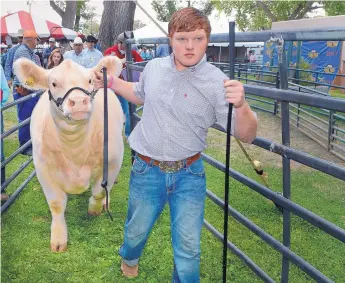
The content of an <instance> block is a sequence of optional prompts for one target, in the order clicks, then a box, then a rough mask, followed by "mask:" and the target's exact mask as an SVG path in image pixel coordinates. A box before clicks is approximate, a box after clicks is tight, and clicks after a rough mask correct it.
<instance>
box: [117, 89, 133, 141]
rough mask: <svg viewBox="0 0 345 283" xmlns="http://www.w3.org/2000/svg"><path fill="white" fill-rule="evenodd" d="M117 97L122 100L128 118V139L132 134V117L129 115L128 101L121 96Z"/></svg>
mask: <svg viewBox="0 0 345 283" xmlns="http://www.w3.org/2000/svg"><path fill="white" fill-rule="evenodd" d="M116 96H117V98H118V99H119V100H120V103H121V107H122V110H123V113H124V114H125V116H126V124H125V136H126V138H128V137H129V135H130V134H131V116H130V114H129V104H128V101H127V100H126V99H124V98H123V97H122V96H121V95H116Z"/></svg>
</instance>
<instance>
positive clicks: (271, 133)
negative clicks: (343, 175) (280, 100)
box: [208, 111, 345, 169]
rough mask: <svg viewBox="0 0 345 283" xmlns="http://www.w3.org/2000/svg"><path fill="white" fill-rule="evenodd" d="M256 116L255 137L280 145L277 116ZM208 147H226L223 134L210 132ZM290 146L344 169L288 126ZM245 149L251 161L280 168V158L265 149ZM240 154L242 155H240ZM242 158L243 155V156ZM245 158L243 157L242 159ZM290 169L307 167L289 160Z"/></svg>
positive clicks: (250, 146)
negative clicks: (256, 129)
mask: <svg viewBox="0 0 345 283" xmlns="http://www.w3.org/2000/svg"><path fill="white" fill-rule="evenodd" d="M257 115H258V134H257V136H259V137H263V138H266V139H268V140H271V141H274V142H276V143H280V144H281V143H282V134H281V119H280V118H279V117H277V116H273V115H272V114H269V113H263V112H261V111H257ZM208 137H209V138H208V145H209V147H217V148H224V150H225V145H226V138H225V134H221V135H220V132H219V131H217V130H213V129H212V130H211V131H210V132H209V136H208ZM290 141H291V142H290V144H291V145H290V146H291V147H292V148H294V149H298V150H301V151H304V152H306V153H308V154H310V155H312V156H315V157H318V158H321V159H324V160H327V161H330V162H332V163H336V164H337V165H339V166H343V167H345V162H344V161H342V160H341V159H339V158H338V157H336V156H335V155H333V154H332V153H330V152H328V151H327V150H326V149H324V148H323V147H322V146H320V145H319V144H317V143H316V142H314V141H313V140H311V139H310V138H309V137H307V136H306V135H305V134H303V133H301V132H300V131H299V130H298V129H296V128H295V127H294V126H291V125H290ZM243 146H244V147H245V149H246V150H247V151H248V153H249V155H250V156H251V158H252V159H253V160H260V162H262V163H264V164H270V165H271V166H277V167H281V166H282V158H281V156H280V155H278V154H274V153H272V152H269V151H267V150H265V149H262V148H259V147H257V146H255V145H248V144H243ZM231 149H232V152H233V151H234V152H236V154H237V152H239V151H240V148H239V146H238V145H237V143H236V141H235V140H234V139H232V141H231ZM240 154H242V153H240ZM243 157H244V155H243ZM244 158H245V157H244ZM291 167H292V168H300V167H301V169H302V167H303V169H307V168H308V167H306V166H304V165H301V164H300V163H298V162H295V161H293V160H291Z"/></svg>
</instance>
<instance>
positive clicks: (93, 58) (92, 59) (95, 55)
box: [83, 35, 103, 68]
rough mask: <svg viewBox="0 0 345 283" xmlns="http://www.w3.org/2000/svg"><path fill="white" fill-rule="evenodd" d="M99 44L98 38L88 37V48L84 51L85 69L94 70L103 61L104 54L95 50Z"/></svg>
mask: <svg viewBox="0 0 345 283" xmlns="http://www.w3.org/2000/svg"><path fill="white" fill-rule="evenodd" d="M97 42H98V40H97V38H95V37H94V36H92V35H88V36H87V37H86V46H87V48H85V49H84V50H83V56H84V64H85V66H84V67H85V68H93V67H95V66H97V64H98V63H99V61H100V60H101V59H102V57H103V55H102V53H101V52H100V51H99V50H97V49H96V48H95V44H96V43H97Z"/></svg>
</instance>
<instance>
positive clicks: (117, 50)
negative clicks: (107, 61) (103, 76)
mask: <svg viewBox="0 0 345 283" xmlns="http://www.w3.org/2000/svg"><path fill="white" fill-rule="evenodd" d="M129 37H130V36H127V33H126V32H123V33H120V34H119V36H118V37H117V43H116V44H115V45H114V46H112V47H109V48H108V49H106V50H105V51H104V56H108V55H114V56H117V57H118V58H120V59H123V60H125V57H126V43H125V40H126V39H127V38H129ZM132 58H133V61H134V62H142V61H144V60H143V58H141V56H140V54H139V53H138V52H137V51H136V50H134V49H132ZM123 66H125V64H123ZM120 78H121V79H122V76H121V77H120ZM117 97H118V98H119V100H120V103H121V106H122V110H123V112H124V113H125V116H126V124H125V136H126V138H128V137H129V135H130V133H131V126H130V115H129V105H128V101H127V100H126V99H125V98H123V97H122V96H120V95H118V96H117Z"/></svg>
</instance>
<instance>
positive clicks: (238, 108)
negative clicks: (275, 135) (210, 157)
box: [94, 7, 257, 283]
mask: <svg viewBox="0 0 345 283" xmlns="http://www.w3.org/2000/svg"><path fill="white" fill-rule="evenodd" d="M168 31H169V38H170V44H171V47H172V51H173V52H172V54H171V55H170V57H164V58H157V59H153V60H151V61H149V62H148V63H147V64H146V66H145V69H144V70H143V72H142V75H141V77H140V81H139V82H137V83H131V82H125V81H122V80H120V79H119V78H116V77H115V76H112V75H109V80H108V82H110V83H109V86H108V87H110V88H111V89H113V90H114V91H115V92H116V93H118V94H119V95H122V96H124V97H125V98H126V99H127V100H128V101H130V102H132V103H134V104H139V105H144V108H143V112H142V116H141V120H140V121H139V122H138V124H137V126H136V127H135V128H134V130H133V132H132V133H131V135H130V136H129V139H128V141H129V145H130V147H131V149H132V150H133V151H135V152H136V155H135V159H134V162H133V165H132V168H131V175H130V180H129V199H128V210H127V219H126V222H125V225H124V242H123V245H122V246H121V247H120V250H119V254H120V256H121V258H122V263H121V270H122V274H123V275H124V276H126V277H136V276H138V273H139V265H138V264H139V259H140V258H141V256H142V252H143V249H144V247H145V245H146V242H147V240H148V237H149V235H150V232H151V230H152V228H153V226H154V224H155V223H156V221H157V219H158V217H159V216H160V215H161V213H162V211H163V209H164V207H165V205H166V204H169V208H170V209H169V211H170V220H171V221H170V224H171V238H172V240H171V243H172V248H173V261H172V262H173V268H172V282H188V283H189V282H191V283H198V282H200V255H201V232H202V226H203V221H204V207H205V198H206V175H205V168H204V164H203V159H202V157H201V152H202V151H203V150H205V149H206V148H207V142H206V138H207V133H208V129H209V128H210V127H211V126H212V125H213V124H214V123H215V122H217V123H219V124H220V125H221V127H222V128H223V129H227V121H228V110H229V103H232V104H233V109H234V110H233V116H232V128H231V133H232V134H233V135H234V136H235V137H236V138H238V139H239V140H241V141H242V142H247V143H251V142H252V141H253V140H254V139H255V136H256V130H257V119H256V116H255V114H254V113H253V112H252V110H251V109H250V107H249V104H248V103H247V102H246V100H245V92H244V87H243V85H242V83H241V82H239V81H236V80H229V78H228V77H227V76H226V75H225V74H224V73H223V72H222V71H221V70H220V69H219V68H217V67H215V66H213V65H211V64H210V63H208V62H207V61H206V54H205V53H206V49H207V45H208V42H209V38H210V33H211V25H210V22H209V20H208V18H207V17H206V16H205V15H204V14H203V13H202V12H201V11H199V10H197V9H195V8H192V7H188V8H183V9H181V10H178V11H176V12H175V13H174V14H173V15H172V17H171V20H170V22H169V26H168ZM95 76H96V78H95V80H94V86H95V88H96V89H97V88H99V87H103V83H104V82H103V77H102V73H100V72H97V73H96V74H95ZM169 242H170V241H169ZM151 244H153V245H154V243H151ZM166 244H168V243H166ZM144 255H145V254H144ZM156 256H158V257H161V260H165V259H164V258H163V257H164V256H163V255H162V254H161V253H159V251H157V254H156ZM151 276H152V278H155V277H154V276H155V275H154V274H152V275H151ZM139 281H140V280H139Z"/></svg>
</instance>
